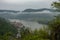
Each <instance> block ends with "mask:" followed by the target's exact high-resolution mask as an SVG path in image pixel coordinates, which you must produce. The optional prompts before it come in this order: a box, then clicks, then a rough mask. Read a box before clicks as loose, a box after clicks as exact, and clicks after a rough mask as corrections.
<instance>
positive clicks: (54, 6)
mask: <svg viewBox="0 0 60 40" xmlns="http://www.w3.org/2000/svg"><path fill="white" fill-rule="evenodd" d="M52 6H53V8H56V10H57V11H60V0H59V1H58V2H53V3H52Z"/></svg>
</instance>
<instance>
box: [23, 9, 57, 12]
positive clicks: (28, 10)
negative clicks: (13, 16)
mask: <svg viewBox="0 0 60 40" xmlns="http://www.w3.org/2000/svg"><path fill="white" fill-rule="evenodd" d="M44 10H46V11H50V12H57V11H58V10H55V9H49V8H42V9H25V10H24V11H23V12H42V11H44Z"/></svg>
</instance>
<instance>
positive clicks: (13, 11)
mask: <svg viewBox="0 0 60 40" xmlns="http://www.w3.org/2000/svg"><path fill="white" fill-rule="evenodd" d="M0 12H12V13H17V12H20V11H15V10H0Z"/></svg>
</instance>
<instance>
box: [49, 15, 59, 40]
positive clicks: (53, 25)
mask: <svg viewBox="0 0 60 40" xmlns="http://www.w3.org/2000/svg"><path fill="white" fill-rule="evenodd" d="M49 29H50V33H51V40H60V17H59V16H57V17H56V18H55V19H54V20H52V21H51V22H50V23H49Z"/></svg>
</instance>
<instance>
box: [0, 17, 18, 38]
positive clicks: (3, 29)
mask: <svg viewBox="0 0 60 40" xmlns="http://www.w3.org/2000/svg"><path fill="white" fill-rule="evenodd" d="M16 33H17V29H16V28H15V27H14V26H13V25H12V24H10V22H9V21H8V20H5V19H4V18H0V39H4V38H6V37H8V36H14V37H15V36H16ZM6 34H9V35H6ZM4 35H5V36H6V37H4ZM8 38H9V37H8Z"/></svg>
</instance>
